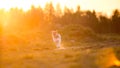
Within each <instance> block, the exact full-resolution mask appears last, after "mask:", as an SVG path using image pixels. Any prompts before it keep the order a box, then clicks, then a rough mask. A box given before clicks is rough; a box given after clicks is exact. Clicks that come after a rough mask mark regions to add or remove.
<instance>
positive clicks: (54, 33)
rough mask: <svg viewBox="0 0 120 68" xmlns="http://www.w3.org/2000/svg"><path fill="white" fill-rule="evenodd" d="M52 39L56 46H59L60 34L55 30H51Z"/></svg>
mask: <svg viewBox="0 0 120 68" xmlns="http://www.w3.org/2000/svg"><path fill="white" fill-rule="evenodd" d="M52 39H53V42H54V43H55V45H56V47H57V48H60V47H61V35H60V34H59V33H58V32H57V31H52Z"/></svg>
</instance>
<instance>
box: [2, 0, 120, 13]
mask: <svg viewBox="0 0 120 68" xmlns="http://www.w3.org/2000/svg"><path fill="white" fill-rule="evenodd" d="M47 2H52V3H53V5H54V7H55V6H56V4H58V3H60V5H61V8H62V9H63V8H64V6H67V7H69V8H73V9H74V10H76V6H77V5H80V6H81V10H96V11H98V12H103V13H106V14H108V15H110V14H111V13H112V11H113V10H114V9H120V7H119V6H120V4H119V3H120V0H99V1H98V0H92V1H91V0H70V1H69V0H24V1H23V0H12V1H10V0H1V2H0V8H3V9H5V10H9V9H10V8H13V7H17V8H22V9H23V10H24V11H27V10H28V9H30V6H31V5H35V6H41V7H42V8H44V6H45V4H46V3H47Z"/></svg>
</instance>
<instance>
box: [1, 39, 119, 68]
mask: <svg viewBox="0 0 120 68" xmlns="http://www.w3.org/2000/svg"><path fill="white" fill-rule="evenodd" d="M66 44H67V43H66ZM66 44H64V46H65V45H66ZM68 44H69V43H68ZM76 44H77V45H76ZM78 44H79V45H78ZM119 45H120V44H119V42H118V41H115V42H110V41H96V42H95V41H91V40H88V39H87V40H86V41H85V40H84V41H81V42H79V43H78V42H76V43H75V44H74V43H73V44H72V45H70V46H65V49H56V48H55V47H52V48H50V47H49V48H47V46H46V45H44V46H42V47H44V48H42V47H41V46H40V44H36V45H18V46H15V45H12V46H6V47H5V46H3V47H2V50H1V63H0V64H1V65H0V66H1V67H0V68H119V66H120V62H119V60H120V46H119ZM48 46H53V45H52V44H49V45H48Z"/></svg>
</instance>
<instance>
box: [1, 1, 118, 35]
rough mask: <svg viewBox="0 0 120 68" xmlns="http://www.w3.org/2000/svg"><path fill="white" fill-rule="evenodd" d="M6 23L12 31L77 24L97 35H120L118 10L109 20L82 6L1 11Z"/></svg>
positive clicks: (48, 5) (49, 5) (2, 21)
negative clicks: (74, 8)
mask: <svg viewBox="0 0 120 68" xmlns="http://www.w3.org/2000/svg"><path fill="white" fill-rule="evenodd" d="M98 15H99V16H98ZM4 22H7V23H8V24H9V25H10V26H11V29H12V28H13V29H14V28H15V29H18V30H19V29H24V30H25V29H38V30H40V31H42V30H43V29H44V31H50V30H53V29H61V28H64V26H67V25H70V24H71V25H75V24H76V25H82V26H84V28H86V27H89V28H90V29H92V30H93V31H94V32H96V33H103V34H104V33H115V34H120V11H119V10H118V9H115V10H114V11H113V13H112V16H111V17H110V18H108V17H107V16H105V15H102V14H99V13H97V12H96V11H95V10H93V11H90V10H87V11H82V10H81V9H80V6H77V10H76V11H73V10H72V9H70V8H67V7H65V8H64V11H63V12H62V9H61V7H60V4H58V5H56V7H54V6H53V4H52V3H47V4H46V6H45V8H41V7H40V6H39V7H35V6H31V9H30V10H28V11H26V12H24V11H23V10H22V9H18V8H11V9H10V10H9V11H8V12H6V11H4V10H3V9H1V10H0V23H1V24H2V23H4ZM1 27H2V26H1ZM8 27H9V26H8Z"/></svg>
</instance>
